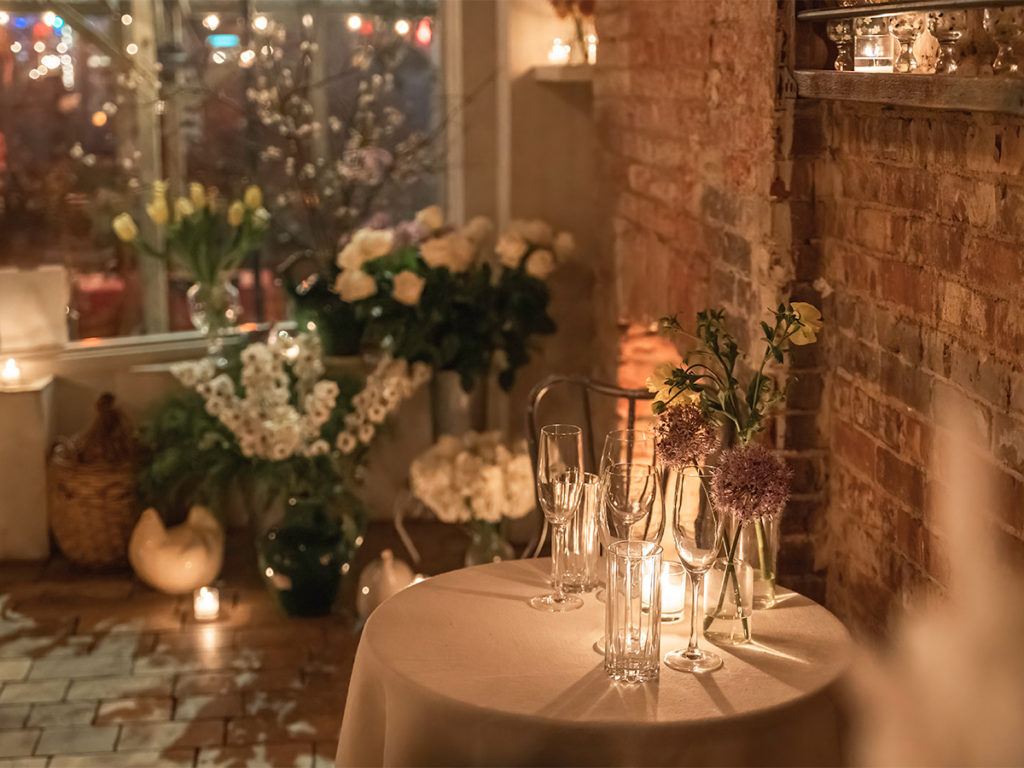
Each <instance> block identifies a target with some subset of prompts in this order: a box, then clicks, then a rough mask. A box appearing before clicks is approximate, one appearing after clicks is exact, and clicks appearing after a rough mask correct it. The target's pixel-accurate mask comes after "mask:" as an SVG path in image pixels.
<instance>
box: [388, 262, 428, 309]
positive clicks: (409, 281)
mask: <svg viewBox="0 0 1024 768" xmlns="http://www.w3.org/2000/svg"><path fill="white" fill-rule="evenodd" d="M426 284H427V281H426V280H424V279H423V278H422V277H420V276H419V275H417V274H416V273H415V272H410V271H409V270H407V269H403V270H402V271H401V272H399V273H398V274H397V275H395V285H394V289H393V290H392V292H391V295H392V296H394V297H395V301H397V302H400V303H402V304H405V305H406V306H409V307H414V306H416V305H417V304H418V303H419V301H420V294H422V293H423V286H424V285H426Z"/></svg>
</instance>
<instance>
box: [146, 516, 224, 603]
mask: <svg viewBox="0 0 1024 768" xmlns="http://www.w3.org/2000/svg"><path fill="white" fill-rule="evenodd" d="M128 559H129V560H130V561H131V564H132V568H134V569H135V573H136V574H137V575H138V577H139V578H140V579H141V580H142V581H144V582H145V583H146V584H148V585H149V586H151V587H153V588H154V589H158V590H160V591H161V592H167V593H168V594H172V595H176V594H181V593H184V592H191V591H192V590H193V589H196V588H197V587H201V586H203V585H205V584H209V583H210V582H212V581H214V579H216V578H217V575H218V574H219V573H220V567H221V564H222V563H223V561H224V530H223V529H222V528H221V527H220V523H218V522H217V519H216V518H215V517H214V516H213V514H211V512H210V510H208V509H207V508H206V507H192V509H190V510H189V513H188V519H187V520H185V522H184V523H182V524H181V525H177V526H174V527H172V528H165V527H164V523H163V520H161V519H160V515H159V514H157V511H156V510H155V509H153V508H152V507H151V508H149V509H147V510H146V511H145V512H143V513H142V517H140V518H139V522H138V525H136V526H135V530H134V531H133V532H132V538H131V541H129V543H128Z"/></svg>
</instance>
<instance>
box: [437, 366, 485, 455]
mask: <svg viewBox="0 0 1024 768" xmlns="http://www.w3.org/2000/svg"><path fill="white" fill-rule="evenodd" d="M430 406H431V411H432V413H433V417H434V439H435V440H436V439H437V438H438V437H440V436H441V435H461V434H464V433H466V432H468V431H470V430H476V431H477V432H482V431H483V430H485V429H487V380H486V379H483V378H479V379H477V381H476V385H475V386H474V387H473V391H472V392H466V391H465V390H464V389H463V388H462V383H461V382H460V381H459V375H458V374H457V373H455V371H437V372H435V373H434V375H433V377H432V378H431V379H430Z"/></svg>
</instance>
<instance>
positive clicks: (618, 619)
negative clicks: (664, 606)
mask: <svg viewBox="0 0 1024 768" xmlns="http://www.w3.org/2000/svg"><path fill="white" fill-rule="evenodd" d="M605 557H606V559H607V561H608V568H607V577H608V585H607V590H606V591H607V595H606V599H605V624H604V627H605V628H604V632H605V637H604V669H605V671H606V672H607V673H608V676H609V677H611V678H613V679H614V680H622V681H625V682H629V683H643V682H647V681H648V680H657V679H658V669H659V667H660V665H661V546H660V545H659V544H655V543H654V542H651V541H641V540H636V539H633V540H629V541H616V542H614V543H612V544H611V546H609V547H608V551H607V552H606V553H605Z"/></svg>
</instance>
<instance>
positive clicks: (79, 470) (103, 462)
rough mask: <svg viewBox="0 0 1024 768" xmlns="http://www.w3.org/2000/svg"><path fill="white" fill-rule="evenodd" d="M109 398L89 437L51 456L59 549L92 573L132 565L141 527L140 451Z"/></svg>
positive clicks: (63, 444) (68, 442) (64, 443)
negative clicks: (131, 542) (131, 545)
mask: <svg viewBox="0 0 1024 768" xmlns="http://www.w3.org/2000/svg"><path fill="white" fill-rule="evenodd" d="M113 403H114V398H113V396H112V395H103V396H102V397H101V398H100V400H99V403H98V404H97V409H98V411H99V413H98V415H97V418H96V421H95V422H94V423H93V425H92V426H91V427H90V428H89V430H88V431H87V432H85V433H84V434H82V435H79V436H77V437H74V438H72V439H66V438H64V439H60V440H58V441H57V443H56V444H55V445H54V446H53V449H52V450H51V452H50V461H49V471H48V501H49V513H50V525H51V528H52V530H53V536H54V538H55V539H56V540H57V546H58V547H60V551H61V552H63V553H64V556H65V557H67V559H68V560H70V561H71V562H73V563H75V564H77V565H83V566H87V567H89V568H112V567H118V566H124V565H127V564H128V539H129V537H130V536H131V532H132V528H133V527H134V525H135V520H136V518H137V517H138V514H137V501H136V493H135V473H136V468H137V458H138V447H137V444H136V442H135V440H134V438H133V437H132V434H131V429H130V427H129V425H128V421H127V419H126V418H125V417H124V415H123V414H121V413H120V412H119V411H117V410H116V409H115V408H114V407H113Z"/></svg>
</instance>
